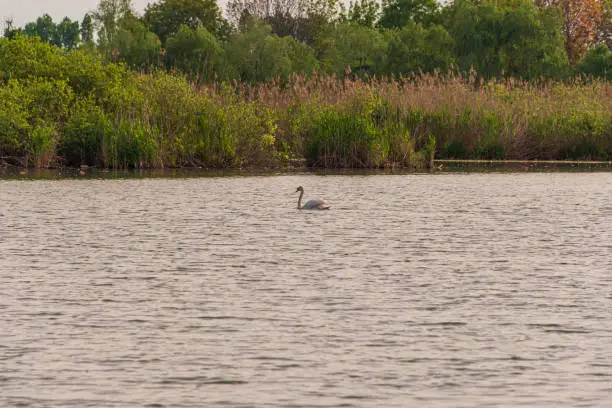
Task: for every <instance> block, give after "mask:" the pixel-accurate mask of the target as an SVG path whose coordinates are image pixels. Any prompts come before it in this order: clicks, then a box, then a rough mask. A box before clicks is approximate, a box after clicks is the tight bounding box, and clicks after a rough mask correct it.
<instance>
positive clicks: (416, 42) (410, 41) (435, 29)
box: [385, 22, 455, 74]
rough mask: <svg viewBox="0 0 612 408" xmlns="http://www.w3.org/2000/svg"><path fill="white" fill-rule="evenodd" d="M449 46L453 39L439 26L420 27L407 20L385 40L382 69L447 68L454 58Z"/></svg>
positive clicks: (403, 72) (390, 72)
mask: <svg viewBox="0 0 612 408" xmlns="http://www.w3.org/2000/svg"><path fill="white" fill-rule="evenodd" d="M453 46H454V43H453V39H452V38H451V36H450V35H449V34H448V32H447V31H446V30H445V29H444V28H443V27H441V26H437V25H432V26H430V27H429V28H423V26H421V25H420V24H417V23H414V22H409V23H408V24H407V25H406V26H405V27H404V28H403V29H402V30H401V31H398V32H394V33H393V36H392V38H391V40H390V41H389V52H388V55H387V62H386V67H385V68H386V69H385V72H386V73H388V74H407V73H411V72H419V71H423V72H430V73H432V72H434V70H442V71H447V70H448V69H449V68H450V66H451V64H452V63H453V62H454V61H455V58H454V55H453Z"/></svg>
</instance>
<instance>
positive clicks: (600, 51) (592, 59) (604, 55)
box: [580, 44, 612, 80]
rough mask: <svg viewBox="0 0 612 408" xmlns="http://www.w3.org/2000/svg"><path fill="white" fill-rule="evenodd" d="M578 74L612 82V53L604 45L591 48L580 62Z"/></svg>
mask: <svg viewBox="0 0 612 408" xmlns="http://www.w3.org/2000/svg"><path fill="white" fill-rule="evenodd" d="M580 72H581V73H583V74H587V75H592V76H594V77H599V78H605V79H607V80H612V51H610V49H609V48H608V47H607V46H606V45H604V44H601V45H598V46H597V47H595V48H591V49H590V50H588V51H587V53H586V55H585V56H584V58H583V60H582V61H581V62H580Z"/></svg>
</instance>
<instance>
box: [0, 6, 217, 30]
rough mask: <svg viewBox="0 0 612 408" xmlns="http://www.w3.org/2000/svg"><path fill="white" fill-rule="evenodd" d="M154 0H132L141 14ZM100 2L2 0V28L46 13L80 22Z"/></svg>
mask: <svg viewBox="0 0 612 408" xmlns="http://www.w3.org/2000/svg"><path fill="white" fill-rule="evenodd" d="M153 2H154V0H132V4H133V5H134V8H135V9H136V12H138V13H139V14H142V13H143V12H144V9H145V7H146V5H147V4H148V3H153ZM98 3H99V0H0V19H1V21H0V28H4V20H5V19H6V18H12V19H13V20H14V21H15V23H14V25H15V27H23V26H24V25H25V24H26V23H29V22H31V21H36V19H37V18H38V17H40V16H42V15H43V14H45V13H47V14H49V15H50V16H51V17H53V21H55V22H60V21H61V20H62V19H63V18H64V17H66V16H67V17H69V18H70V19H72V20H78V21H79V22H80V21H81V20H82V19H83V17H84V16H85V13H87V12H88V11H91V10H93V9H95V8H96V6H97V5H98ZM218 3H219V2H218ZM221 4H224V2H222V3H221ZM220 8H221V9H223V8H224V6H223V5H220Z"/></svg>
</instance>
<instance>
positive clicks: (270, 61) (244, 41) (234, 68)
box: [226, 19, 293, 82]
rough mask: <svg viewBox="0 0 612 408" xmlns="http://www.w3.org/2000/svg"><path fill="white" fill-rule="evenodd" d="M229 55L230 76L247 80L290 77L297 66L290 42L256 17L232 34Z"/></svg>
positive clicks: (256, 80) (227, 50) (255, 80)
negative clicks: (294, 63) (273, 32)
mask: <svg viewBox="0 0 612 408" xmlns="http://www.w3.org/2000/svg"><path fill="white" fill-rule="evenodd" d="M226 55H227V60H228V63H229V71H230V72H229V75H230V76H231V77H234V78H237V79H239V80H241V81H244V82H259V81H264V80H266V79H269V78H275V77H281V78H287V77H288V76H289V74H290V73H291V72H292V68H293V63H292V60H291V49H290V48H289V46H288V43H287V41H285V40H284V39H282V38H280V37H278V36H277V35H274V34H272V28H271V27H270V26H268V25H264V24H262V23H261V21H260V20H256V19H250V20H249V21H248V22H247V24H246V27H245V29H244V30H243V31H242V32H240V33H237V34H236V35H234V36H232V38H231V39H230V40H229V43H228V44H227V48H226Z"/></svg>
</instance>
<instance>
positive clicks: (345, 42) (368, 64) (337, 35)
mask: <svg viewBox="0 0 612 408" xmlns="http://www.w3.org/2000/svg"><path fill="white" fill-rule="evenodd" d="M325 48H326V50H325V58H324V62H325V64H326V65H327V66H328V67H329V68H330V70H331V71H332V72H334V73H337V74H344V73H345V71H346V70H347V69H348V70H349V72H354V73H359V74H373V73H375V72H376V71H377V68H378V67H379V66H381V65H382V61H383V59H384V56H385V53H386V49H387V42H386V39H385V37H384V36H383V35H382V34H381V33H380V32H378V31H376V30H374V29H371V28H368V27H365V26H362V25H358V24H353V23H343V24H339V25H337V26H336V27H334V28H333V29H332V30H331V31H330V32H329V33H328V36H327V38H326V47H325Z"/></svg>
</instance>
